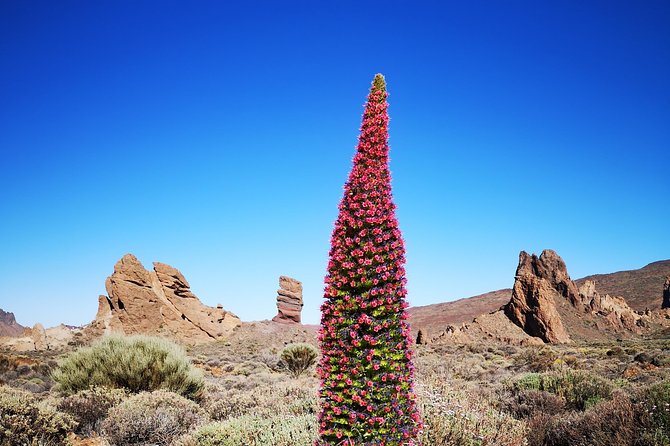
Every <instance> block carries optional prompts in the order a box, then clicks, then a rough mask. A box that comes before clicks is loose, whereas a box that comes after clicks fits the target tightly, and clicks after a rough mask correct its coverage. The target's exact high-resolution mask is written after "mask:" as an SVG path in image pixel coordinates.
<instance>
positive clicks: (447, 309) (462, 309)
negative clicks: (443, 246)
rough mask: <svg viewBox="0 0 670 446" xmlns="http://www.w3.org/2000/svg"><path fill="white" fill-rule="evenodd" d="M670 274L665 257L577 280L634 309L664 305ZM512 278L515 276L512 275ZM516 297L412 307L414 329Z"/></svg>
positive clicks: (506, 294)
mask: <svg viewBox="0 0 670 446" xmlns="http://www.w3.org/2000/svg"><path fill="white" fill-rule="evenodd" d="M667 276H670V260H662V261H658V262H654V263H650V264H649V265H647V266H645V267H643V268H640V269H636V270H631V271H619V272H615V273H611V274H596V275H592V276H587V277H584V278H581V279H578V280H575V282H576V284H577V285H578V286H581V285H583V284H584V282H586V281H587V280H592V281H595V283H596V287H597V290H598V292H599V293H600V294H603V295H604V294H609V295H611V296H621V297H623V298H624V299H625V300H626V302H627V303H628V304H629V305H630V306H631V308H633V309H634V310H638V311H643V310H645V309H646V308H649V309H657V308H660V307H661V302H662V298H663V283H664V281H665V278H666V277H667ZM510 281H513V278H512V277H510ZM511 297H512V290H511V289H509V288H506V289H502V290H497V291H491V292H488V293H485V294H480V295H477V296H473V297H467V298H463V299H459V300H456V301H453V302H443V303H438V304H432V305H424V306H419V307H411V308H409V314H410V324H411V326H412V328H413V329H414V331H416V329H418V328H421V329H422V330H424V331H426V332H428V333H431V334H436V333H438V332H439V331H441V330H444V329H445V327H446V326H447V325H456V326H458V325H460V324H462V323H469V322H471V321H472V320H473V319H474V318H475V317H477V316H479V315H481V314H486V313H491V312H493V311H496V310H498V309H500V307H501V306H503V305H505V304H507V303H508V302H509V301H510V299H511Z"/></svg>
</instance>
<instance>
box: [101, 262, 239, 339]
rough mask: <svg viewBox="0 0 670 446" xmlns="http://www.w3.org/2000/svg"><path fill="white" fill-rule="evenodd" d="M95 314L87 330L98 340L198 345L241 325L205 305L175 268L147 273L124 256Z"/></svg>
mask: <svg viewBox="0 0 670 446" xmlns="http://www.w3.org/2000/svg"><path fill="white" fill-rule="evenodd" d="M105 287H106V289H107V296H100V297H99V298H98V313H97V315H96V317H95V320H94V321H93V322H92V323H91V325H90V326H89V331H91V332H93V333H94V334H96V335H99V334H104V333H111V332H120V333H125V334H129V335H130V334H149V335H158V336H167V337H171V338H173V339H175V340H177V341H180V342H182V343H186V344H197V343H202V342H207V341H212V340H216V339H222V338H224V337H226V336H227V335H228V334H229V333H230V332H231V331H232V330H233V329H234V328H235V327H236V326H238V325H239V324H240V319H239V318H238V317H237V316H235V315H234V314H233V313H231V312H229V311H226V310H224V309H223V307H221V306H218V307H217V308H212V307H209V306H207V305H204V304H203V303H201V302H200V300H199V299H198V298H197V297H196V296H195V294H193V292H191V288H190V285H189V283H188V282H187V281H186V279H185V278H184V276H183V275H182V274H181V272H179V271H178V270H177V269H176V268H173V267H171V266H170V265H166V264H164V263H159V262H155V263H154V270H153V271H147V270H146V269H144V266H142V264H141V263H140V261H139V260H137V258H136V257H135V256H134V255H132V254H126V255H125V256H123V258H122V259H121V260H119V261H118V262H117V263H116V265H115V266H114V272H113V274H112V275H111V276H109V277H108V278H107V281H106V283H105Z"/></svg>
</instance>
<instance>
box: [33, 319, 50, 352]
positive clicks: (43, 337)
mask: <svg viewBox="0 0 670 446" xmlns="http://www.w3.org/2000/svg"><path fill="white" fill-rule="evenodd" d="M32 338H33V344H34V345H35V350H37V351H43V350H48V349H49V344H48V343H47V332H46V330H45V329H44V326H43V325H42V324H40V323H37V324H35V325H34V326H33V329H32Z"/></svg>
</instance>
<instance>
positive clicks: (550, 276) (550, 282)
mask: <svg viewBox="0 0 670 446" xmlns="http://www.w3.org/2000/svg"><path fill="white" fill-rule="evenodd" d="M560 297H564V298H566V299H568V300H569V301H570V302H571V303H572V304H573V305H575V306H581V305H582V302H581V298H580V295H579V291H578V290H577V286H576V285H575V283H574V282H573V281H572V280H571V279H570V276H569V275H568V272H567V269H566V267H565V262H563V259H561V258H560V257H559V256H558V254H556V253H555V252H554V251H551V250H544V251H543V252H542V254H541V255H540V257H537V256H536V255H534V254H533V255H532V256H531V255H529V254H528V253H526V252H525V251H521V253H520V254H519V266H518V267H517V270H516V278H515V281H514V288H513V289H512V299H511V300H510V302H509V303H508V304H507V305H505V307H504V312H505V315H507V317H508V318H509V319H510V320H511V321H512V322H514V323H515V324H516V325H517V326H519V327H521V328H522V329H523V330H524V331H525V332H526V333H527V334H528V335H530V336H533V337H538V338H540V339H542V340H543V341H545V342H550V343H556V344H561V343H567V342H570V336H569V335H568V332H567V331H566V329H565V327H564V326H563V322H562V321H561V317H560V315H559V313H558V310H557V309H556V304H555V301H554V299H556V298H560Z"/></svg>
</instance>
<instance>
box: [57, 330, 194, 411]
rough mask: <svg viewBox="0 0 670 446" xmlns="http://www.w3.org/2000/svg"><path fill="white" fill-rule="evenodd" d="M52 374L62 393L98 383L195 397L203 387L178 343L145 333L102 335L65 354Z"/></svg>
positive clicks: (139, 390)
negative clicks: (137, 334) (92, 343)
mask: <svg viewBox="0 0 670 446" xmlns="http://www.w3.org/2000/svg"><path fill="white" fill-rule="evenodd" d="M53 378H54V380H55V381H56V382H57V383H58V389H59V390H60V391H61V392H62V393H64V394H66V395H71V394H74V393H77V392H79V391H81V390H86V389H89V388H91V387H93V386H98V387H108V388H124V389H128V390H129V391H131V392H135V393H137V392H143V391H152V390H158V389H162V390H169V391H171V392H175V393H178V394H180V395H183V396H185V397H187V398H190V399H199V398H200V397H201V396H202V393H203V390H204V387H205V383H204V380H203V378H202V375H201V374H200V373H199V372H198V371H197V370H196V369H195V368H194V367H193V366H192V365H191V363H190V361H189V360H188V358H187V357H186V355H185V353H184V351H183V350H182V349H181V347H179V346H177V345H176V344H174V343H172V342H170V341H168V340H166V339H162V338H153V337H148V336H132V337H124V336H118V335H113V336H108V337H105V338H103V339H102V340H100V341H98V342H97V343H96V344H94V345H93V346H91V347H86V348H81V349H79V350H77V351H75V352H73V353H71V354H69V355H68V356H67V357H66V358H65V359H64V360H62V361H61V362H60V364H59V366H58V368H57V369H56V370H55V371H54V373H53Z"/></svg>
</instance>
